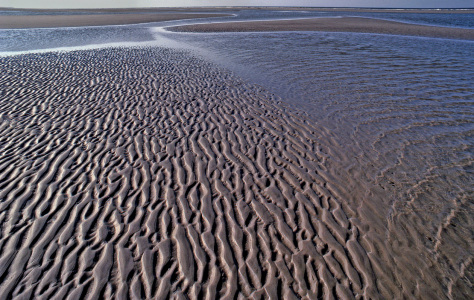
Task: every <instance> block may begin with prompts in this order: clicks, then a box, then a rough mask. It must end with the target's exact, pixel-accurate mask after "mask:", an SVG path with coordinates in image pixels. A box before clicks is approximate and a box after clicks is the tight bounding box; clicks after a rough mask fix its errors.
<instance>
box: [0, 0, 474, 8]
mask: <svg viewBox="0 0 474 300" xmlns="http://www.w3.org/2000/svg"><path fill="white" fill-rule="evenodd" d="M177 6H322V7H390V8H397V7H398V8H414V7H421V8H423V7H424V8H460V7H462V8H464V7H474V5H473V1H472V0H398V1H397V0H286V1H285V0H0V7H17V8H99V7H100V8H109V7H177Z"/></svg>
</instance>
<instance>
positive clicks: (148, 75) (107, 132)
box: [0, 48, 469, 299]
mask: <svg viewBox="0 0 474 300" xmlns="http://www.w3.org/2000/svg"><path fill="white" fill-rule="evenodd" d="M0 63H1V64H2V66H5V69H4V70H5V71H4V72H3V74H2V75H0V84H1V85H2V87H3V88H2V97H1V98H0V101H1V102H0V103H1V105H0V199H1V201H0V232H1V233H2V234H1V235H0V250H1V251H0V294H2V295H3V296H4V297H5V298H12V297H15V298H36V299H64V298H66V297H70V298H71V299H80V298H84V297H89V298H98V297H105V298H112V297H117V298H135V299H145V298H147V299H151V298H156V299H167V298H171V297H173V298H176V299H186V297H188V298H189V299H215V298H218V297H225V298H227V299H234V298H237V299H261V298H262V297H264V298H267V299H301V298H303V299H319V298H324V299H332V298H337V299H354V298H355V299H361V298H364V299H384V298H385V299H388V298H393V297H399V298H410V297H415V298H418V299H434V298H436V297H437V296H438V295H444V294H445V293H448V292H449V293H451V290H449V291H447V289H448V287H446V285H445V284H444V283H441V281H442V280H445V279H444V278H440V276H441V275H439V274H441V273H442V272H440V271H439V270H440V268H441V267H440V266H439V265H438V263H437V261H436V260H435V259H431V258H430V257H425V256H423V255H422V254H424V252H418V250H417V248H416V247H413V246H412V245H410V244H407V243H405V242H404V240H400V241H398V240H397V241H395V242H393V241H387V240H386V237H385V234H386V231H385V230H386V228H385V225H384V218H385V212H386V211H387V207H383V206H381V204H375V203H371V198H372V197H373V195H370V197H368V195H358V194H356V192H355V190H352V189H349V190H348V191H344V186H345V184H347V182H341V181H338V179H335V178H334V177H333V175H331V174H332V172H333V169H332V168H331V167H330V166H331V164H332V163H334V162H337V156H336V155H335V154H334V153H331V151H330V148H328V147H327V146H326V145H325V142H324V141H326V143H327V142H330V141H331V138H328V137H327V136H325V135H328V134H330V133H328V132H324V131H322V130H321V129H319V128H316V127H315V125H314V122H311V121H308V120H307V119H306V117H305V115H304V114H303V113H301V112H298V111H296V110H293V109H289V108H288V107H286V106H285V105H283V104H282V103H280V102H279V99H278V98H276V97H275V96H274V95H272V94H270V93H268V92H266V91H265V90H263V89H262V88H259V87H257V86H253V85H251V84H247V83H245V82H243V81H241V80H240V79H238V78H236V77H234V76H232V75H230V74H228V73H226V71H224V70H221V69H218V68H216V67H215V66H214V65H212V64H209V63H206V62H205V61H203V60H201V59H199V58H197V57H195V56H193V55H192V54H191V53H189V52H186V51H178V50H170V49H162V48H109V49H100V50H87V51H74V52H64V53H54V52H52V53H46V54H26V55H21V56H12V57H5V58H0ZM353 199H356V200H357V201H356V202H354V201H353ZM416 230H417V229H416V228H415V229H413V230H412V231H415V232H417V231H416ZM410 232H411V231H410ZM400 234H401V236H403V235H405V232H401V233H400ZM392 244H393V245H395V246H396V251H394V248H392V246H391V245H392ZM399 252H401V253H402V254H400V253H399ZM468 265H469V264H468ZM421 274H422V275H421ZM456 284H459V285H460V286H461V287H460V288H458V289H456V290H455V291H456V292H458V291H460V292H458V294H457V296H459V295H463V294H462V293H467V294H468V293H469V287H466V286H464V285H463V284H464V283H463V282H462V281H461V282H458V281H454V282H453V283H452V284H451V286H450V287H449V289H452V285H456ZM464 295H466V294H464Z"/></svg>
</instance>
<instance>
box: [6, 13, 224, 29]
mask: <svg viewBox="0 0 474 300" xmlns="http://www.w3.org/2000/svg"><path fill="white" fill-rule="evenodd" d="M223 16H228V15H227V14H209V13H207V14H206V13H202V14H200V13H160V14H156V13H129V14H112V13H111V14H97V13H96V14H80V15H19V16H17V15H12V16H2V17H1V18H0V28H1V29H15V28H50V27H81V26H105V25H125V24H139V23H150V22H163V21H172V20H184V19H196V18H209V17H223Z"/></svg>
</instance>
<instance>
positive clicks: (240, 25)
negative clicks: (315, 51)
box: [171, 17, 474, 40]
mask: <svg viewBox="0 0 474 300" xmlns="http://www.w3.org/2000/svg"><path fill="white" fill-rule="evenodd" d="M171 30H172V31H187V32H252V31H328V32H364V33H381V34H395V35H412V36H425V37H438V38H451V39H466V40H474V30H473V29H467V28H466V29H465V28H451V27H438V26H426V25H417V24H408V23H401V22H395V21H386V20H378V19H371V18H361V17H341V18H311V19H296V20H277V21H251V22H226V23H208V24H196V25H187V26H180V27H172V28H171Z"/></svg>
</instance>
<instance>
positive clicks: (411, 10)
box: [0, 6, 474, 14]
mask: <svg viewBox="0 0 474 300" xmlns="http://www.w3.org/2000/svg"><path fill="white" fill-rule="evenodd" d="M242 9H261V10H288V11H290V10H291V11H308V10H309V11H334V12H394V13H441V14H445V13H453V14H456V13H460V14H474V8H362V7H360V8H357V7H291V6H289V7H285V6H269V7H264V6H255V7H252V6H226V7H222V6H221V7H218V6H215V7H135V8H94V9H85V8H77V9H39V8H31V9H30V8H13V7H0V11H32V12H45V13H46V12H95V13H104V12H110V13H126V12H130V13H134V12H169V11H186V12H202V11H232V10H242Z"/></svg>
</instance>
